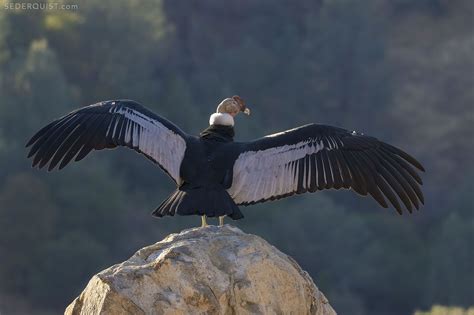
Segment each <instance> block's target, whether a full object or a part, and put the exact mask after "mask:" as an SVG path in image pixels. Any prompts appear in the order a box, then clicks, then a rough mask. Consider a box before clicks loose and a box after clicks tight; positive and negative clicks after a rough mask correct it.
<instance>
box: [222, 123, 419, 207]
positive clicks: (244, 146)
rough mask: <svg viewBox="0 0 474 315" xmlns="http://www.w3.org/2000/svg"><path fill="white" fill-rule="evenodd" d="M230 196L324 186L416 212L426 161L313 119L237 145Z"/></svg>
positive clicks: (258, 196) (249, 198)
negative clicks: (315, 122)
mask: <svg viewBox="0 0 474 315" xmlns="http://www.w3.org/2000/svg"><path fill="white" fill-rule="evenodd" d="M238 145H239V146H240V147H239V150H238V151H239V152H238V154H236V155H237V156H238V157H237V158H236V160H235V163H234V167H233V176H232V185H231V187H230V188H229V189H228V192H229V194H230V196H231V197H232V198H233V199H234V201H235V202H236V203H237V204H238V205H250V204H255V203H259V202H265V201H268V200H275V199H280V198H284V197H287V196H291V195H293V194H301V193H305V192H315V191H318V190H323V189H340V188H346V189H352V190H354V191H355V192H357V193H359V194H361V195H367V194H370V195H371V196H372V197H373V198H374V199H375V200H376V201H377V202H378V203H379V204H380V205H381V206H383V207H385V208H386V207H387V206H388V205H387V203H386V201H385V198H384V197H386V198H387V199H388V200H389V201H390V202H391V203H392V205H393V206H394V207H395V209H396V210H397V211H398V212H399V213H401V212H402V209H401V206H400V204H399V202H398V200H397V196H398V198H399V199H400V200H401V201H402V202H403V204H404V205H405V207H406V208H407V209H408V210H409V211H410V212H411V211H412V209H413V206H414V207H415V208H417V209H418V207H419V203H420V202H421V203H423V202H424V199H423V194H422V192H421V189H420V185H421V184H422V181H421V178H420V176H419V175H418V174H417V172H416V171H415V169H414V168H413V166H414V167H415V168H418V169H420V170H423V166H421V164H420V163H419V162H418V161H417V160H416V159H414V158H413V157H411V156H410V155H408V154H407V153H405V152H404V151H402V150H400V149H398V148H395V147H393V146H391V145H389V144H387V143H384V142H382V141H379V140H377V139H375V138H373V137H369V136H365V135H363V134H360V133H356V132H355V131H354V132H350V131H348V130H345V129H341V128H336V127H331V126H325V125H317V124H310V125H306V126H302V127H299V128H295V129H292V130H288V131H285V132H281V133H278V134H274V135H270V136H266V137H263V138H260V139H257V140H255V141H251V142H247V143H241V144H238Z"/></svg>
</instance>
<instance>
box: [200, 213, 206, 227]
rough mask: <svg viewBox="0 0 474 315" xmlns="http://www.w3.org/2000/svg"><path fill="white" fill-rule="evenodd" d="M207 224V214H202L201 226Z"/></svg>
mask: <svg viewBox="0 0 474 315" xmlns="http://www.w3.org/2000/svg"><path fill="white" fill-rule="evenodd" d="M206 226H207V221H206V215H205V214H204V215H202V216H201V227H206Z"/></svg>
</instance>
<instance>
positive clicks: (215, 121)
mask: <svg viewBox="0 0 474 315" xmlns="http://www.w3.org/2000/svg"><path fill="white" fill-rule="evenodd" d="M209 125H223V126H234V117H232V115H230V114H227V113H214V114H212V115H211V117H209Z"/></svg>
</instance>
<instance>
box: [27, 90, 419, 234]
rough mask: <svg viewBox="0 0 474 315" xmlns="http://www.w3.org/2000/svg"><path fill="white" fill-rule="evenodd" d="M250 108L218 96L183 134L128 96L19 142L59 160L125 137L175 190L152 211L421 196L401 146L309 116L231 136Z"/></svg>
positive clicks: (220, 210) (208, 211) (214, 212)
mask: <svg viewBox="0 0 474 315" xmlns="http://www.w3.org/2000/svg"><path fill="white" fill-rule="evenodd" d="M240 112H244V113H246V114H250V110H249V109H248V108H247V107H246V106H245V103H244V101H243V100H242V99H241V98H240V97H239V96H233V97H231V98H226V99H224V100H223V101H222V102H221V103H220V104H219V106H218V107H217V112H216V113H214V114H212V115H211V117H210V120H209V125H210V126H209V127H208V128H207V129H205V130H204V131H202V132H201V133H200V135H199V136H198V137H197V136H192V135H188V134H186V133H185V132H183V131H182V130H181V129H180V128H179V127H177V126H176V125H174V124H173V123H171V122H170V121H168V120H166V119H165V118H163V117H160V116H158V115H156V114H155V113H153V112H152V111H150V110H148V109H147V108H145V107H144V106H142V105H140V104H138V103H137V102H134V101H131V100H115V101H105V102H100V103H97V104H93V105H90V106H86V107H83V108H80V109H77V110H75V111H73V112H71V113H69V114H67V115H66V116H64V117H61V118H59V119H57V120H55V121H53V122H52V123H50V124H49V125H47V126H45V127H44V128H43V129H41V130H40V131H38V132H37V133H36V134H35V135H34V136H33V137H32V138H31V139H30V141H29V142H28V143H27V145H26V146H27V147H29V146H31V150H30V152H29V154H28V157H33V167H35V166H38V167H39V168H42V167H44V166H46V165H48V170H52V169H54V168H55V167H56V166H57V165H59V169H62V168H63V167H64V166H66V165H67V164H68V163H69V162H70V161H71V160H73V159H74V161H79V160H81V159H83V158H84V157H85V156H86V155H87V154H88V153H89V152H91V151H92V150H102V149H106V148H107V149H111V148H115V147H117V146H126V147H129V148H131V149H134V150H135V151H137V152H139V153H141V154H143V155H144V156H146V157H147V158H148V159H150V160H151V161H153V162H154V163H156V164H158V165H159V166H160V167H161V168H162V169H163V170H164V171H165V172H166V173H167V174H168V175H169V176H170V177H171V178H172V179H173V180H174V181H175V183H176V185H177V189H176V191H175V192H174V193H173V194H171V196H169V197H168V198H167V199H166V200H165V201H163V203H162V204H161V205H160V206H159V207H158V208H157V209H156V210H155V211H154V212H153V215H154V216H157V217H162V216H165V215H171V216H173V215H175V214H176V213H177V214H180V215H192V214H196V215H200V216H201V218H202V223H203V225H206V216H207V217H215V216H218V217H219V222H220V224H222V223H223V219H224V217H225V216H229V217H230V218H232V219H234V220H237V219H241V218H243V215H242V213H241V212H240V210H239V208H238V206H240V205H242V206H248V205H252V204H256V203H260V202H265V201H268V200H276V199H280V198H284V197H288V196H291V195H294V194H301V193H305V192H315V191H318V190H323V189H330V188H334V189H341V188H346V189H352V190H353V191H355V192H357V193H358V194H360V195H363V196H365V195H367V194H369V195H371V196H372V197H373V198H374V199H375V200H376V201H377V202H378V203H379V204H380V205H381V206H382V207H384V208H387V207H388V203H387V201H386V199H388V201H389V202H390V203H391V204H392V205H393V207H394V208H395V209H396V210H397V212H398V213H400V214H401V213H402V206H401V205H400V201H401V202H402V203H403V205H404V206H405V208H406V209H407V210H408V211H409V212H412V210H413V208H416V209H419V207H420V203H421V204H423V203H424V198H423V193H422V191H421V189H420V185H422V180H421V178H420V176H419V175H418V173H417V171H416V170H415V168H417V169H418V170H421V171H424V169H423V166H422V165H421V164H420V163H419V162H418V161H417V160H416V159H415V158H413V157H412V156H410V155H408V154H407V153H405V152H404V151H402V150H400V149H398V148H396V147H394V146H392V145H390V144H387V143H384V142H382V141H379V140H377V139H376V138H373V137H369V136H366V135H364V134H361V133H358V132H355V131H348V130H345V129H341V128H337V127H331V126H325V125H319V124H309V125H305V126H301V127H298V128H295V129H291V130H287V131H284V132H280V133H276V134H273V135H269V136H266V137H263V138H260V139H257V140H254V141H250V142H234V141H233V137H234V117H235V116H236V115H237V114H238V113H240Z"/></svg>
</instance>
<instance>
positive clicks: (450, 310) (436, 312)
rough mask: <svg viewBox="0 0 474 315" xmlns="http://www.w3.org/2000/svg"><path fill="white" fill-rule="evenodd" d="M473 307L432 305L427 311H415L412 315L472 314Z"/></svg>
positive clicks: (473, 311) (473, 312)
mask: <svg viewBox="0 0 474 315" xmlns="http://www.w3.org/2000/svg"><path fill="white" fill-rule="evenodd" d="M473 314H474V307H470V308H468V309H463V308H462V307H447V306H440V305H434V306H433V307H431V310H429V311H427V312H422V311H416V312H415V314H414V315H473Z"/></svg>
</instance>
